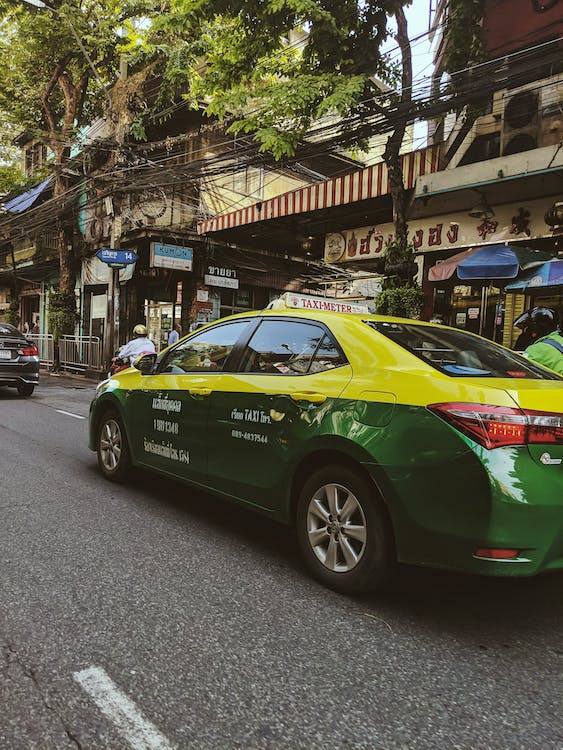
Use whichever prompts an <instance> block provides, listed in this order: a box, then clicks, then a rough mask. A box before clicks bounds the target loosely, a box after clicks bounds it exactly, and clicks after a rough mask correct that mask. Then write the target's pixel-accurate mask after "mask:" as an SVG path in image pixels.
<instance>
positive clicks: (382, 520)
mask: <svg viewBox="0 0 563 750" xmlns="http://www.w3.org/2000/svg"><path fill="white" fill-rule="evenodd" d="M329 496H330V497H329ZM334 508H336V514H334V513H331V512H330V511H331V509H334ZM342 511H344V513H342ZM296 521H297V538H298V541H299V546H300V548H301V553H302V555H303V557H304V559H305V562H306V564H307V567H308V568H309V570H310V571H311V573H312V574H313V575H314V577H315V578H317V579H318V580H319V581H320V582H321V583H323V584H324V585H325V586H328V587H329V588H331V589H334V590H335V591H339V592H340V593H343V594H358V593H361V592H363V591H373V590H375V589H378V588H381V587H383V586H384V585H385V584H386V583H388V581H389V580H390V578H391V575H392V572H393V568H394V562H395V549H394V543H393V532H392V529H391V524H390V521H389V517H388V515H387V511H386V509H385V507H384V505H383V501H382V500H381V498H380V497H379V496H378V493H377V491H376V489H375V487H374V486H373V485H371V484H370V483H369V482H368V480H367V479H364V478H363V477H362V476H361V475H359V474H358V473H356V472H355V471H353V470H351V469H350V468H348V467H347V466H339V465H335V466H331V467H328V466H327V467H325V468H322V469H318V470H317V471H315V472H314V474H312V476H311V477H310V478H309V479H308V480H307V481H306V482H305V483H304V485H303V487H302V488H301V491H300V493H299V499H298V504H297V517H296ZM315 542H318V544H315Z"/></svg>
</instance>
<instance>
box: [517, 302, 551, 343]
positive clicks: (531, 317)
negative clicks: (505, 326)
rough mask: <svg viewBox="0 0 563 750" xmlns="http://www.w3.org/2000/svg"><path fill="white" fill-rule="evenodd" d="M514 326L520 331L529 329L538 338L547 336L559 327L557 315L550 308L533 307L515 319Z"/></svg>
mask: <svg viewBox="0 0 563 750" xmlns="http://www.w3.org/2000/svg"><path fill="white" fill-rule="evenodd" d="M514 325H515V326H517V327H518V328H521V329H522V330H526V329H531V330H534V331H537V333H538V335H540V336H547V334H548V333H551V332H552V331H556V330H557V328H558V327H559V315H558V314H557V312H556V311H555V310H552V309H551V307H534V308H533V309H532V310H527V311H526V312H524V313H522V315H520V316H519V317H518V318H516V320H515V321H514Z"/></svg>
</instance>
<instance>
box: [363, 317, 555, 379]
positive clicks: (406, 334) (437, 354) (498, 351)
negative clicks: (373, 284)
mask: <svg viewBox="0 0 563 750" xmlns="http://www.w3.org/2000/svg"><path fill="white" fill-rule="evenodd" d="M367 322H368V325H370V326H371V327H372V328H375V330H376V331H379V333H382V334H383V335H384V336H387V338H389V339H391V340H392V341H394V342H395V343H396V344H399V345H400V346H402V347H403V348H404V349H407V350H408V351H409V352H412V354H414V355H415V356H417V357H419V358H420V359H422V360H424V361H425V362H428V364H430V365H432V366H433V367H435V368H436V369H437V370H440V372H444V373H445V374H446V375H451V376H452V377H464V378H467V377H475V378H533V379H536V380H563V378H561V377H560V376H559V375H556V374H555V373H553V374H551V373H549V372H546V370H544V369H543V368H541V367H539V366H537V365H535V364H534V363H533V362H530V360H528V359H526V358H525V357H522V356H521V355H519V354H516V353H513V352H510V351H508V350H506V349H503V348H502V347H500V346H498V345H497V344H494V343H493V342H492V341H483V340H482V339H479V338H477V337H476V336H472V335H471V334H470V333H465V332H464V331H459V330H457V329H455V328H435V327H434V326H425V325H420V324H419V325H415V324H413V325H410V324H409V323H387V322H382V321H367Z"/></svg>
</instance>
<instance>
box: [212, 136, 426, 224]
mask: <svg viewBox="0 0 563 750" xmlns="http://www.w3.org/2000/svg"><path fill="white" fill-rule="evenodd" d="M439 155H440V146H439V145H438V146H430V147H429V148H426V149H422V150H420V151H413V152H411V153H408V154H404V155H403V156H402V157H401V164H402V169H403V177H404V182H405V188H407V189H409V188H413V187H414V185H415V182H416V179H417V177H421V176H422V175H426V174H430V173H431V172H436V171H437V170H438V168H439ZM390 191H391V190H390V186H389V175H388V173H387V167H386V166H385V164H384V163H383V162H379V163H377V164H373V165H372V166H371V167H367V169H362V170H359V171H356V172H352V173H350V174H346V175H343V176H342V177H333V178H332V179H330V180H323V181H322V182H316V183H314V184H312V185H307V186H306V187H303V188H299V189H297V190H292V191H291V192H289V193H282V195H277V196H275V197H274V198H269V199H268V200H264V201H258V202H257V203H254V204H253V205H251V206H247V207H246V208H240V209H238V210H237V211H231V212H230V213H225V214H220V215H219V216H215V217H214V218H213V219H209V220H207V221H201V222H200V223H199V224H198V225H197V231H198V234H207V233H209V232H220V231H223V230H225V229H232V228H234V227H239V226H243V225H245V224H255V223H257V222H260V221H264V220H267V219H277V218H280V217H283V216H291V215H295V214H302V213H308V212H309V211H318V210H322V209H324V208H331V207H333V206H342V205H346V204H350V203H355V202H356V201H363V200H368V199H370V198H378V197H380V196H382V195H388V194H389V193H390Z"/></svg>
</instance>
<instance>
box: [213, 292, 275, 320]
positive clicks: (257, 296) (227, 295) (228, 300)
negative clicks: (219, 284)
mask: <svg viewBox="0 0 563 750" xmlns="http://www.w3.org/2000/svg"><path fill="white" fill-rule="evenodd" d="M274 296H277V295H274ZM270 297H271V292H270V290H269V289H266V288H264V287H241V288H240V289H221V317H224V316H225V315H233V314H234V313H238V312H247V311H248V310H262V309H264V308H265V307H266V305H267V304H268V302H269V300H270Z"/></svg>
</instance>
